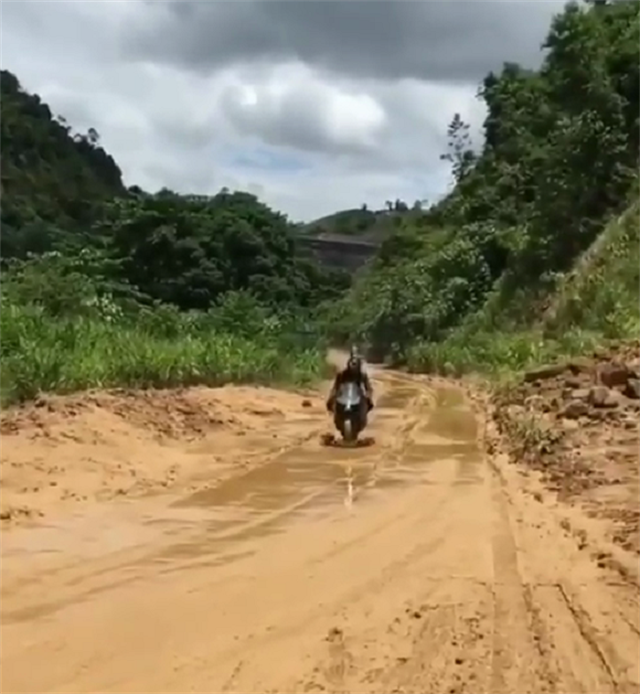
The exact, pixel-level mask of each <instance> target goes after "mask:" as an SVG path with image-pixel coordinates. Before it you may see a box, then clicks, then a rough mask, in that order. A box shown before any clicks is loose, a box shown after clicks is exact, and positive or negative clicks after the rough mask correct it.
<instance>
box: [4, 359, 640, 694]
mask: <svg viewBox="0 0 640 694" xmlns="http://www.w3.org/2000/svg"><path fill="white" fill-rule="evenodd" d="M375 382H376V387H377V390H378V403H377V408H376V410H374V412H373V414H372V419H371V428H370V433H371V434H372V435H373V436H374V437H375V440H376V442H375V444H374V445H372V446H369V447H362V448H358V449H340V448H333V447H331V448H328V447H326V446H323V445H321V443H320V435H321V434H322V432H325V431H327V429H328V418H327V415H326V413H325V412H324V407H323V405H324V403H323V395H322V394H313V393H310V394H306V395H300V394H292V393H280V392H278V391H274V390H270V389H251V388H226V389H220V390H218V391H211V390H207V389H195V390H190V391H182V392H180V393H175V394H167V393H164V394H153V393H151V394H146V395H141V394H130V393H129V394H127V393H122V394H120V395H118V394H111V395H108V396H107V395H93V396H82V397H80V398H76V399H75V400H74V399H69V398H67V399H54V400H50V401H47V402H43V403H39V404H40V406H39V407H31V408H27V409H25V410H22V411H18V412H14V413H9V414H7V415H5V416H4V418H3V425H2V426H3V451H2V454H3V466H2V469H3V480H2V483H3V484H2V493H3V518H4V525H3V533H2V602H1V617H2V664H1V666H2V683H1V684H2V687H1V689H2V691H3V692H7V693H9V692H97V691H100V692H146V693H149V692H244V693H248V692H252V693H267V692H269V693H276V692H335V693H337V692H345V693H347V692H379V693H380V694H389V693H390V692H415V693H420V694H424V693H425V692H430V693H432V694H462V693H463V692H467V693H469V694H481V693H487V694H488V693H489V692H493V693H504V694H507V693H512V694H515V693H518V694H526V693H529V694H534V693H535V694H540V693H542V692H557V693H563V694H569V693H571V694H577V693H578V692H585V693H593V694H596V693H598V694H605V693H609V692H625V693H626V692H629V693H630V692H638V691H640V684H639V683H640V676H639V673H638V652H639V647H640V638H639V633H640V632H639V629H638V601H637V586H632V585H629V584H627V583H625V582H624V581H620V580H615V579H614V577H613V576H612V575H611V574H609V573H607V572H606V571H605V570H603V569H601V568H600V567H598V565H597V564H596V563H595V562H594V561H593V560H592V559H591V557H590V556H589V555H588V553H585V552H581V551H580V550H579V548H578V547H576V545H575V543H574V542H572V541H571V539H570V538H568V537H567V536H566V534H563V533H562V531H561V528H559V526H558V525H557V523H555V520H554V517H553V507H552V505H547V504H545V503H541V502H540V499H535V498H534V497H532V496H531V495H528V494H525V493H524V492H523V490H522V489H521V487H520V480H521V476H520V475H519V474H518V472H517V470H515V469H514V466H513V465H509V464H507V463H506V462H505V460H503V459H502V458H501V457H500V455H499V454H496V455H492V456H488V455H487V454H485V453H484V447H483V446H482V444H481V441H482V437H483V435H484V433H483V431H484V428H485V423H484V422H483V420H482V418H481V417H479V416H478V415H477V413H474V412H473V410H472V409H471V406H470V404H469V403H468V402H467V401H466V400H465V398H464V396H463V394H462V392H461V391H460V390H459V389H458V388H457V387H456V386H455V385H447V384H446V383H441V384H437V383H429V382H428V381H427V380H426V379H422V378H420V377H411V376H405V375H401V374H395V373H391V372H378V373H376V374H375Z"/></svg>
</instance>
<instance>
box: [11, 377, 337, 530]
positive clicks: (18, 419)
mask: <svg viewBox="0 0 640 694" xmlns="http://www.w3.org/2000/svg"><path fill="white" fill-rule="evenodd" d="M315 395H316V394H311V397H309V394H305V393H303V392H299V393H296V392H284V391H280V390H274V389H270V388H254V387H232V386H229V387H225V388H219V389H212V388H190V389H185V390H182V391H162V390H160V391H156V390H150V391H128V390H116V391H111V392H109V393H101V392H98V393H87V394H80V395H77V396H69V397H59V396H46V397H42V398H40V399H39V400H38V401H37V402H36V403H34V404H32V403H29V404H27V405H25V406H23V407H18V408H12V409H10V410H7V411H5V412H3V413H2V415H1V419H0V435H2V466H0V499H1V510H0V519H2V521H3V523H5V524H7V523H10V524H16V523H21V522H25V521H28V520H29V519H32V520H34V519H38V518H43V517H47V516H50V515H51V514H52V513H54V514H55V513H60V512H64V511H69V510H73V509H75V508H77V507H78V506H82V505H83V502H84V503H93V502H104V501H108V500H110V499H113V498H114V497H119V498H125V497H126V498H128V497H132V496H133V497H135V496H143V495H147V494H149V493H158V492H166V491H168V490H171V489H172V488H174V487H179V486H184V485H189V484H196V485H197V484H203V483H204V484H215V483H217V482H219V481H220V480H221V479H223V478H225V477H227V476H229V475H231V474H234V473H237V472H242V471H243V470H246V469H248V468H250V467H251V466H252V465H254V464H256V463H263V462H264V460H265V456H267V455H272V454H274V453H276V452H277V451H278V450H279V449H280V448H282V447H283V446H287V445H291V444H292V443H294V442H295V441H297V440H298V438H299V437H300V436H308V435H310V432H309V431H307V430H303V433H301V431H300V427H299V425H300V423H307V422H308V423H310V424H313V423H314V422H317V420H318V417H320V419H323V417H322V415H323V413H324V409H323V403H322V401H319V400H318V399H317V397H314V396H315ZM203 480H205V482H203Z"/></svg>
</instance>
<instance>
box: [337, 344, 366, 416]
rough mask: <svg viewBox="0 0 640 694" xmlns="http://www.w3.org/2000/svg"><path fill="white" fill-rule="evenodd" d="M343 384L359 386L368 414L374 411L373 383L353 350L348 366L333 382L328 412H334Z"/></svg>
mask: <svg viewBox="0 0 640 694" xmlns="http://www.w3.org/2000/svg"><path fill="white" fill-rule="evenodd" d="M343 383H356V384H357V385H359V386H360V388H361V389H362V391H363V392H364V396H365V398H366V401H367V412H369V411H370V410H372V409H373V388H372V387H371V381H370V380H369V376H368V374H367V373H366V371H365V370H364V369H363V368H362V359H361V358H360V357H359V356H358V355H357V354H356V353H354V352H353V350H352V352H351V354H350V356H349V360H348V361H347V365H346V366H345V368H344V369H342V371H339V372H338V373H337V374H336V377H335V379H334V381H333V386H332V388H331V392H330V393H329V397H328V398H327V411H329V412H333V408H334V405H335V400H336V396H337V394H338V390H339V388H340V386H341V385H342V384H343ZM365 418H366V415H365ZM365 421H366V420H365Z"/></svg>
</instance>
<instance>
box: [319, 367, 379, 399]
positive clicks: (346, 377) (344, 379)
mask: <svg viewBox="0 0 640 694" xmlns="http://www.w3.org/2000/svg"><path fill="white" fill-rule="evenodd" d="M343 383H357V384H358V385H359V386H362V388H364V392H365V393H366V395H367V397H368V398H371V396H372V389H371V381H370V380H369V376H368V375H367V373H366V372H365V371H364V370H361V371H360V372H359V373H355V374H354V373H352V372H350V371H349V370H348V369H343V370H342V371H339V372H338V373H337V374H336V377H335V379H334V381H333V387H332V388H331V394H330V396H329V399H332V398H334V397H335V395H336V393H337V392H338V388H340V386H341V385H342V384H343Z"/></svg>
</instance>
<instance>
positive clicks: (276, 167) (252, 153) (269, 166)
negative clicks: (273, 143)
mask: <svg viewBox="0 0 640 694" xmlns="http://www.w3.org/2000/svg"><path fill="white" fill-rule="evenodd" d="M230 163H231V165H232V166H233V167H234V168H235V167H238V168H241V169H252V170H254V171H255V170H256V169H258V170H262V171H274V172H277V173H300V172H301V171H305V170H308V169H310V168H311V166H310V165H309V164H308V163H306V162H305V161H303V160H302V159H301V158H300V157H296V156H292V155H289V154H283V153H281V152H276V151H274V150H272V149H267V148H265V147H256V148H254V149H251V150H248V151H243V152H238V153H236V154H235V155H233V156H232V157H231V161H230Z"/></svg>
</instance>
